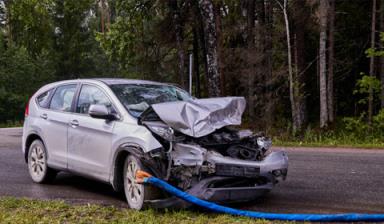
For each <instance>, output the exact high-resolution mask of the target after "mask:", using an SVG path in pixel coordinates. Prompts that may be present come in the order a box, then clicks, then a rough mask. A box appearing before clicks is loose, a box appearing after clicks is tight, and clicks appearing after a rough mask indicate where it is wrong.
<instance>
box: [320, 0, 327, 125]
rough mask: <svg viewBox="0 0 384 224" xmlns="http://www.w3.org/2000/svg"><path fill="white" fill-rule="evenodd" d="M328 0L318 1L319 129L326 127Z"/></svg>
mask: <svg viewBox="0 0 384 224" xmlns="http://www.w3.org/2000/svg"><path fill="white" fill-rule="evenodd" d="M327 10H328V0H320V5H319V13H320V41H319V79H320V127H321V128H325V127H327V126H328V106H327V54H326V53H327V52H326V51H327V49H326V47H327V23H328V21H327V20H328V15H327Z"/></svg>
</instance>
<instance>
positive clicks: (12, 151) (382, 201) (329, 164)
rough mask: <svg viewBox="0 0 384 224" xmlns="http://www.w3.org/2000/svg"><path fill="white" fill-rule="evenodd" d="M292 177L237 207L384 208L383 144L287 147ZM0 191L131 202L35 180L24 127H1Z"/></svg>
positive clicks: (108, 191)
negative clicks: (24, 147)
mask: <svg viewBox="0 0 384 224" xmlns="http://www.w3.org/2000/svg"><path fill="white" fill-rule="evenodd" d="M285 150H286V151H287V152H288V156H289V160H290V161H289V171H288V178H287V180H286V181H285V182H282V183H280V184H279V185H277V186H276V187H275V189H273V191H272V192H270V193H269V194H268V195H266V196H265V197H263V198H261V199H259V200H257V201H254V202H248V203H245V204H239V205H236V207H240V208H245V209H249V210H257V211H269V212H290V213H291V212H295V213H297V212H298V213H311V212H316V213H339V212H368V213H384V150H367V149H341V148H285ZM0 196H16V197H28V198H38V199H62V200H65V201H69V202H74V203H99V204H106V205H115V206H121V207H127V205H126V204H125V201H124V196H123V195H121V194H118V193H115V192H114V191H113V190H112V187H110V186H109V185H107V184H103V183H99V182H96V181H93V180H88V179H85V178H81V177H78V176H74V175H71V174H67V173H60V174H59V175H58V177H57V178H56V180H55V181H54V182H53V184H49V185H39V184H34V183H33V182H32V180H31V179H30V177H29V174H28V171H27V166H26V164H25V163H24V160H23V155H22V153H21V129H0Z"/></svg>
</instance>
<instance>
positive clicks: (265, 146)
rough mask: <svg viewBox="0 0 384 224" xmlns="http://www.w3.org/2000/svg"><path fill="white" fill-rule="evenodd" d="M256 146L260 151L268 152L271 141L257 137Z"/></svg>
mask: <svg viewBox="0 0 384 224" xmlns="http://www.w3.org/2000/svg"><path fill="white" fill-rule="evenodd" d="M257 145H258V146H259V147H260V148H262V149H265V150H268V149H269V148H271V146H272V141H271V139H270V138H268V137H258V138H257Z"/></svg>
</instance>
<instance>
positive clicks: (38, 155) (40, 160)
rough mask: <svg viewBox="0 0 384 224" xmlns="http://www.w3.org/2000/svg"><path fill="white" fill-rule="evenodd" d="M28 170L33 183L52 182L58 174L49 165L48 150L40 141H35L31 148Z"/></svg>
mask: <svg viewBox="0 0 384 224" xmlns="http://www.w3.org/2000/svg"><path fill="white" fill-rule="evenodd" d="M28 170H29V174H30V175H31V178H32V180H33V182H35V183H47V182H50V181H52V180H53V179H54V178H55V176H56V174H57V172H56V171H55V170H52V169H51V168H49V167H48V165H47V150H46V148H45V146H44V144H43V142H41V141H40V140H35V141H33V142H32V144H31V146H30V147H29V152H28Z"/></svg>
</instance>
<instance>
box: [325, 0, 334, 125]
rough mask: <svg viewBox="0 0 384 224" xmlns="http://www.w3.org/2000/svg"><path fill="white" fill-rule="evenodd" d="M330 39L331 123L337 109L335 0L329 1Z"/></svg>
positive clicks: (329, 104)
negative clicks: (335, 98)
mask: <svg viewBox="0 0 384 224" xmlns="http://www.w3.org/2000/svg"><path fill="white" fill-rule="evenodd" d="M329 3H330V4H329V6H330V7H329V39H328V43H329V46H328V49H329V52H328V53H329V54H328V83H327V85H328V86H327V89H328V96H327V100H328V119H329V122H330V123H333V122H334V120H335V109H334V106H333V105H334V95H333V77H334V68H333V67H334V66H333V62H334V57H335V56H334V55H335V54H334V42H335V41H334V36H335V0H330V2H329Z"/></svg>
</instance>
